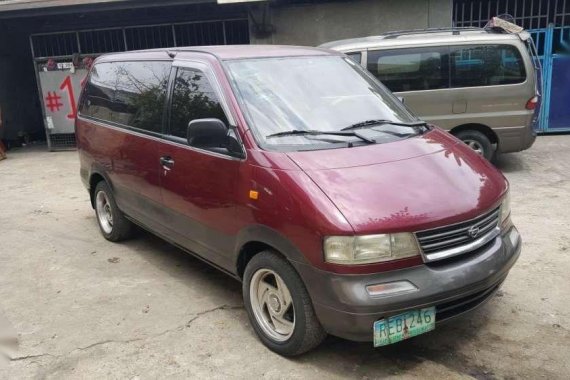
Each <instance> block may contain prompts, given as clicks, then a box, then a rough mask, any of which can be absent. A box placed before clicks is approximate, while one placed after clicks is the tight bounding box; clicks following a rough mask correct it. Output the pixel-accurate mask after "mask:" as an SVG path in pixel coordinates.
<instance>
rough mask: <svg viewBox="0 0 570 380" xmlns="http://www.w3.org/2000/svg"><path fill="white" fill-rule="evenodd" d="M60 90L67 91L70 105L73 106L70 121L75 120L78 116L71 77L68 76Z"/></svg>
mask: <svg viewBox="0 0 570 380" xmlns="http://www.w3.org/2000/svg"><path fill="white" fill-rule="evenodd" d="M59 89H60V90H65V89H67V96H68V97H69V104H70V105H71V112H70V113H68V114H67V118H68V119H75V115H76V114H77V106H76V105H75V96H74V95H73V85H72V83H71V77H70V76H69V75H68V76H67V77H65V80H64V81H63V82H61V85H60V86H59Z"/></svg>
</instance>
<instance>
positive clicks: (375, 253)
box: [324, 232, 420, 264]
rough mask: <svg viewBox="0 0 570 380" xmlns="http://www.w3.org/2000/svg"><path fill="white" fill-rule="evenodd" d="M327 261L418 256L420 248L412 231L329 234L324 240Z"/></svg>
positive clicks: (380, 260) (373, 261)
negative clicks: (378, 233) (349, 234)
mask: <svg viewBox="0 0 570 380" xmlns="http://www.w3.org/2000/svg"><path fill="white" fill-rule="evenodd" d="M324 251H325V261H327V262H329V263H335V264H368V263H379V262H384V261H392V260H398V259H404V258H406V257H413V256H418V255H419V254H420V249H419V247H418V242H417V241H416V237H415V236H414V235H413V234H411V233H407V232H405V233H397V234H382V235H365V236H329V237H327V238H325V242H324Z"/></svg>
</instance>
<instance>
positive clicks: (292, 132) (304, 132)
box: [265, 129, 376, 144]
mask: <svg viewBox="0 0 570 380" xmlns="http://www.w3.org/2000/svg"><path fill="white" fill-rule="evenodd" d="M295 135H298V136H307V135H309V136H316V135H331V136H355V137H358V138H359V139H361V140H363V141H366V142H368V143H371V144H374V143H375V142H376V141H375V140H373V139H371V138H369V137H366V136H363V135H362V134H360V133H358V132H342V131H318V130H316V129H292V130H290V131H284V132H277V133H273V134H271V135H267V136H265V138H266V139H267V138H272V137H282V136H295Z"/></svg>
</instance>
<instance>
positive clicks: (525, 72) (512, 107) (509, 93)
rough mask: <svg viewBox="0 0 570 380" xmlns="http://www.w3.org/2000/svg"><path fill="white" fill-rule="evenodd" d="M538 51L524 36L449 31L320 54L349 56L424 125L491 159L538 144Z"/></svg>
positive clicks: (344, 44) (339, 44) (369, 41)
mask: <svg viewBox="0 0 570 380" xmlns="http://www.w3.org/2000/svg"><path fill="white" fill-rule="evenodd" d="M533 46H534V45H533V44H532V39H530V36H529V34H528V33H527V32H524V31H523V32H521V33H514V34H508V33H499V32H496V31H493V30H489V29H479V28H449V29H435V30H434V29H427V30H417V31H415V30H414V31H402V32H392V33H387V34H383V35H380V36H373V37H364V38H355V39H349V40H341V41H335V42H329V43H326V44H323V45H321V46H320V47H321V48H327V49H333V50H337V51H341V52H343V53H345V54H347V55H349V56H350V57H351V58H353V59H354V60H355V61H357V62H359V63H360V64H362V66H364V67H366V68H367V69H368V71H370V72H371V73H372V74H373V75H374V76H376V77H377V78H378V79H379V80H380V81H381V82H382V83H383V84H384V85H385V86H387V87H388V88H389V89H390V90H391V91H392V92H394V93H395V94H396V95H397V96H398V97H399V98H400V99H402V100H403V101H404V103H405V104H406V105H407V106H408V107H409V108H410V109H411V110H412V111H414V112H415V113H416V114H417V115H418V116H420V117H421V118H422V119H423V120H425V121H428V122H430V123H433V124H435V125H438V126H439V127H441V128H443V129H445V130H448V131H450V132H451V133H452V134H453V135H455V136H456V137H458V138H459V139H461V140H463V141H464V142H465V143H466V144H468V145H469V146H470V147H472V148H473V149H474V150H475V151H477V152H478V153H479V154H481V155H483V156H484V157H485V158H487V159H491V158H492V157H493V156H494V154H495V153H496V152H497V153H507V152H518V151H521V150H524V149H528V148H529V147H530V146H531V145H532V144H533V143H534V140H535V139H536V133H535V131H534V128H533V125H534V123H535V122H536V116H535V111H536V108H537V106H538V102H539V91H538V80H537V72H538V71H537V68H538V63H537V60H536V58H534V57H535V55H533V52H534V51H535V50H534V49H533ZM536 113H537V112H536Z"/></svg>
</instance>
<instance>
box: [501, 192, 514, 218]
mask: <svg viewBox="0 0 570 380" xmlns="http://www.w3.org/2000/svg"><path fill="white" fill-rule="evenodd" d="M500 214H501V226H502V225H503V223H504V222H505V221H506V220H507V219H508V218H509V216H511V194H510V192H509V191H508V190H507V194H505V197H504V198H503V203H501V210H500Z"/></svg>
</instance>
